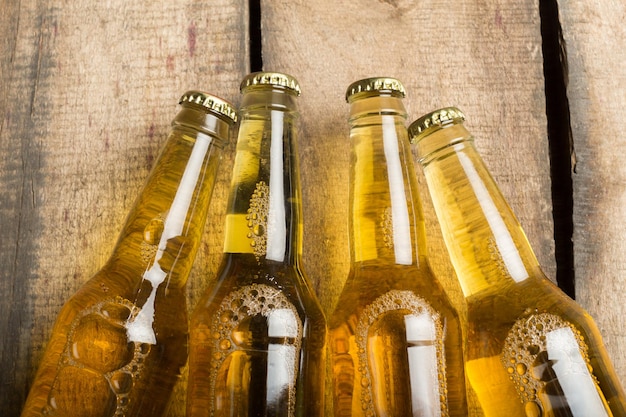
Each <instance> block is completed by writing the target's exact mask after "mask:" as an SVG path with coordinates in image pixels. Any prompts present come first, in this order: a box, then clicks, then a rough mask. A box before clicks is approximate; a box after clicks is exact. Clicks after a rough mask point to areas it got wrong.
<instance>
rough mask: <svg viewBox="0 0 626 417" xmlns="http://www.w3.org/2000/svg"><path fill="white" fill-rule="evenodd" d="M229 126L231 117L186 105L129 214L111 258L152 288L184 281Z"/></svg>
mask: <svg viewBox="0 0 626 417" xmlns="http://www.w3.org/2000/svg"><path fill="white" fill-rule="evenodd" d="M229 128H230V123H227V122H226V121H224V120H222V119H220V118H218V117H216V116H214V115H212V114H207V113H206V112H205V111H203V110H201V109H198V108H194V107H190V106H185V105H183V108H182V109H181V111H180V112H179V113H178V115H177V116H176V118H175V119H174V121H173V123H172V130H171V132H170V134H169V136H168V138H167V141H166V143H165V145H164V147H163V149H162V151H161V153H160V154H159V157H158V158H157V160H156V162H155V164H154V167H153V169H152V171H151V173H150V174H149V176H148V179H147V180H146V183H145V185H144V188H143V190H142V191H141V193H140V195H139V197H138V198H137V200H136V202H135V205H134V207H133V209H132V210H131V212H130V214H129V216H128V218H127V221H126V224H125V226H124V229H123V231H122V234H121V236H120V239H119V240H118V243H117V245H116V248H115V251H114V254H113V256H112V258H111V261H112V262H113V263H115V264H118V265H119V264H120V263H125V264H127V265H126V268H137V269H138V271H137V272H138V273H139V275H142V276H143V278H144V279H146V280H149V281H151V283H152V286H153V287H154V288H156V287H157V286H158V285H160V284H161V283H162V282H164V281H166V282H167V285H168V286H170V287H182V286H184V285H185V283H186V281H187V277H188V275H189V272H190V270H191V266H192V263H193V260H194V258H195V255H196V252H197V250H198V247H199V244H200V241H201V238H202V232H203V230H204V224H205V222H206V217H207V213H208V208H209V202H210V199H211V193H212V191H213V185H214V182H215V177H216V173H217V169H218V165H219V162H220V160H221V151H222V148H223V142H224V141H225V140H227V139H228V134H229ZM137 259H140V260H141V261H140V262H137ZM111 264H112V263H111V262H110V263H109V265H111Z"/></svg>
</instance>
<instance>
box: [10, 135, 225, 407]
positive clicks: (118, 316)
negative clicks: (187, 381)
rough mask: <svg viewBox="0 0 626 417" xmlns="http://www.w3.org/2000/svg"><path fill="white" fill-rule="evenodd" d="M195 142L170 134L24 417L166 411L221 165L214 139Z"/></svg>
mask: <svg viewBox="0 0 626 417" xmlns="http://www.w3.org/2000/svg"><path fill="white" fill-rule="evenodd" d="M196 134H197V133H196V132H191V131H187V130H186V129H180V128H179V129H177V130H175V131H174V132H173V133H172V135H171V136H170V138H169V140H168V142H167V144H166V146H165V148H164V150H163V151H162V154H161V157H160V159H159V160H158V162H157V164H156V167H155V170H153V172H152V174H151V176H150V178H149V180H148V182H147V184H146V186H145V188H144V190H143V192H142V194H141V196H140V197H139V199H138V201H137V203H136V204H135V207H134V209H133V211H132V212H131V213H130V215H129V218H128V220H127V223H126V226H125V227H124V229H123V231H122V234H121V237H120V239H119V241H118V243H117V246H116V248H115V251H114V253H113V256H112V257H111V258H110V260H109V261H108V263H107V264H106V265H105V266H104V267H103V268H102V269H101V270H100V271H99V272H98V273H97V274H96V275H95V276H94V277H92V278H91V279H90V280H89V281H87V282H86V283H85V284H84V285H83V286H82V287H81V288H80V289H79V291H78V292H77V293H76V294H75V295H74V296H72V297H71V298H70V299H69V300H68V302H67V303H66V304H65V305H64V307H63V308H62V310H61V312H60V314H59V316H58V318H57V321H56V323H55V325H54V328H53V331H52V336H51V338H50V341H49V343H48V346H47V347H46V351H45V354H44V356H43V359H42V361H41V365H40V368H39V371H38V373H37V376H36V379H35V382H34V384H33V386H32V388H31V391H30V394H29V397H28V400H27V402H26V405H25V408H24V410H23V412H22V416H68V417H70V416H71V417H94V416H146V417H148V416H151V417H153V416H159V415H161V414H163V413H164V412H165V411H166V408H167V403H168V400H169V397H170V394H171V391H172V388H173V386H174V384H175V383H176V382H177V380H178V379H179V377H180V373H181V368H182V367H183V366H184V365H185V363H186V359H187V339H188V328H187V309H186V299H185V288H184V285H185V282H186V279H187V275H188V273H189V270H190V268H191V265H192V262H193V259H194V257H195V253H196V250H197V247H198V245H199V242H200V237H201V233H202V231H203V229H204V223H205V221H206V214H207V209H208V204H209V200H210V196H211V191H212V185H213V181H214V178H215V174H216V169H217V164H218V157H217V154H216V149H215V147H214V146H213V144H214V143H215V139H212V138H211V137H209V136H207V135H205V134H198V135H199V136H198V138H197V139H196ZM196 142H197V143H196ZM194 145H195V146H194ZM159 281H161V282H159Z"/></svg>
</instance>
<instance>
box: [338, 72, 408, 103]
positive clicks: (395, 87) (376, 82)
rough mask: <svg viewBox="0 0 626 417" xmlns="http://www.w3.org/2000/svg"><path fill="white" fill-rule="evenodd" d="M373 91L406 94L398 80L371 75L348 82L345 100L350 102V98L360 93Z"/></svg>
mask: <svg viewBox="0 0 626 417" xmlns="http://www.w3.org/2000/svg"><path fill="white" fill-rule="evenodd" d="M375 92H379V93H388V94H391V95H395V96H399V97H404V96H406V90H405V89H404V86H403V85H402V83H401V82H400V80H397V79H395V78H390V77H373V78H364V79H362V80H359V81H355V82H353V83H352V84H350V85H349V86H348V89H347V90H346V101H347V102H350V99H352V98H354V97H355V96H357V95H360V94H367V93H375Z"/></svg>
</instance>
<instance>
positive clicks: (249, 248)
mask: <svg viewBox="0 0 626 417" xmlns="http://www.w3.org/2000/svg"><path fill="white" fill-rule="evenodd" d="M240 117H241V124H240V127H239V138H238V141H237V152H236V155H235V164H234V168H233V176H232V181H231V189H230V197H229V203H228V208H227V214H226V231H225V233H226V236H225V242H224V252H225V253H227V254H228V253H241V254H250V255H254V256H255V257H256V259H257V261H258V262H259V263H264V262H267V261H273V262H279V263H286V264H293V265H295V264H296V263H298V262H299V260H300V257H301V253H302V221H301V217H302V215H301V195H300V178H299V167H298V156H297V137H296V133H297V132H296V121H297V117H298V114H297V107H296V96H295V95H292V94H290V93H288V92H281V91H275V90H271V89H256V90H252V91H250V92H246V93H245V94H244V96H243V101H242V108H241V114H240Z"/></svg>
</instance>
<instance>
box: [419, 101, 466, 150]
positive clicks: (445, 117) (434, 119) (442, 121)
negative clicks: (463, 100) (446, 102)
mask: <svg viewBox="0 0 626 417" xmlns="http://www.w3.org/2000/svg"><path fill="white" fill-rule="evenodd" d="M464 120H465V115H464V114H463V112H462V111H461V110H459V109H458V108H456V107H444V108H442V109H439V110H435V111H433V112H430V113H428V114H425V115H424V116H422V117H420V118H419V119H417V120H416V121H414V122H413V123H411V125H410V126H409V129H408V131H409V139H410V140H411V143H415V142H417V140H418V139H419V138H420V137H421V136H424V135H425V134H426V132H427V131H428V132H430V131H431V130H432V129H440V128H442V127H443V126H445V125H447V124H450V123H455V122H463V121H464Z"/></svg>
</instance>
